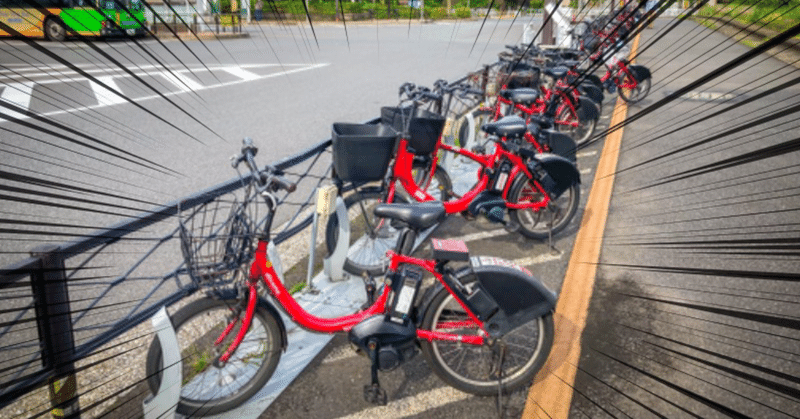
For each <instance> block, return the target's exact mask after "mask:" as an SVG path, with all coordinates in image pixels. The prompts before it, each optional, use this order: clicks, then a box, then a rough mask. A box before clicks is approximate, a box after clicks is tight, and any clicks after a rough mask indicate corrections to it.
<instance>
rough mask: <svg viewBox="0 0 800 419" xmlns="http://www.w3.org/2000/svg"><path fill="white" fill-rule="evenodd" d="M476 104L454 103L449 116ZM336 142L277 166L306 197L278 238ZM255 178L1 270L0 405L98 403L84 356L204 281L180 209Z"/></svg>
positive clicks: (478, 83)
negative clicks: (44, 394)
mask: <svg viewBox="0 0 800 419" xmlns="http://www.w3.org/2000/svg"><path fill="white" fill-rule="evenodd" d="M489 71H490V67H488V66H487V67H485V68H484V69H483V70H482V71H480V72H479V73H473V74H470V75H467V76H465V77H463V78H461V79H459V80H457V81H455V82H454V83H462V82H467V83H470V84H473V85H474V86H475V87H480V88H485V86H486V82H487V79H488V73H489ZM448 103H449V102H448ZM472 105H474V104H471V105H467V104H464V103H460V104H458V105H455V106H452V107H451V110H450V114H449V116H450V117H453V116H454V114H453V111H454V109H458V110H456V111H455V113H459V114H460V113H463V112H468V111H469V110H470V108H471V107H473V106H472ZM440 106H441V105H440ZM378 121H379V119H373V120H371V121H366V123H377V122H378ZM331 145H332V141H331V140H330V139H327V140H325V141H321V142H319V143H317V144H315V145H314V146H312V147H310V148H309V149H307V150H305V151H303V152H301V153H299V154H296V155H294V156H290V157H287V158H284V159H282V160H280V161H278V162H276V163H273V164H272V166H274V167H275V168H277V169H278V170H281V171H283V172H284V173H285V176H286V177H287V178H289V180H291V181H293V182H295V183H297V185H298V189H297V191H296V192H295V193H294V194H293V195H292V197H300V198H299V200H298V201H296V202H292V201H289V200H287V198H288V196H287V195H284V196H283V197H282V199H281V201H280V203H281V204H282V205H279V206H278V214H276V217H277V218H276V222H283V228H282V230H281V231H280V232H278V234H277V235H275V236H274V240H273V242H274V243H275V244H276V245H278V244H280V243H282V242H285V241H286V240H288V239H289V238H291V237H292V236H294V235H296V234H298V233H300V232H301V231H303V230H304V229H305V228H307V227H309V226H310V225H311V224H312V220H313V216H312V215H311V213H312V212H313V211H309V209H310V208H311V207H312V201H313V199H314V197H315V193H316V190H317V188H318V187H319V186H320V185H321V184H322V183H323V182H325V181H326V180H329V179H330V172H331V168H332V162H331V150H330V148H331ZM264 150H265V151H264V152H262V153H266V147H264ZM249 177H250V175H248V176H246V177H244V178H240V177H238V176H237V177H235V178H233V179H231V180H229V181H227V182H225V183H222V184H220V185H217V186H215V187H212V188H209V189H206V190H204V191H201V192H199V193H195V194H193V195H191V196H188V197H185V198H182V199H179V200H177V201H174V202H170V203H168V204H166V205H163V206H160V207H158V208H154V209H152V210H150V211H147V212H145V213H142V214H140V215H139V216H137V217H132V218H130V219H129V220H127V221H124V222H121V223H118V224H116V225H114V226H111V227H109V228H106V229H103V230H101V231H97V232H95V233H93V234H90V235H88V236H85V237H84V238H82V239H80V240H75V241H72V242H68V243H63V244H60V245H47V246H42V247H39V248H37V249H33V250H32V252H31V257H30V258H28V259H26V260H23V261H20V262H18V263H16V264H13V265H10V266H7V267H5V268H3V269H0V299H2V300H3V301H6V302H7V303H6V305H5V307H4V308H3V309H2V310H0V341H2V342H3V345H2V347H0V354H3V356H2V357H0V409H3V408H5V407H7V406H9V405H11V404H12V403H14V402H15V401H16V400H17V399H19V398H20V397H21V396H23V395H26V394H28V393H30V392H32V391H33V390H36V389H39V388H41V387H42V386H44V385H45V384H47V385H48V387H49V392H50V401H51V403H52V407H44V406H43V405H41V404H40V405H39V406H40V407H41V408H42V409H43V410H42V412H40V413H46V412H48V411H51V408H52V409H53V410H52V412H53V413H54V415H55V416H64V417H70V416H71V417H78V416H79V414H80V413H79V411H82V410H88V409H91V408H93V407H95V406H97V405H98V404H99V403H94V404H92V405H91V406H87V407H84V408H83V409H80V408H79V404H78V393H77V387H78V384H77V383H76V378H75V374H76V372H79V371H82V370H86V369H89V368H92V367H93V366H94V365H96V364H98V363H99V362H102V361H95V360H92V362H89V363H87V364H86V365H76V364H78V363H79V362H81V361H83V360H85V359H87V358H88V357H90V355H92V356H95V355H97V353H98V352H104V351H105V349H103V350H101V351H98V350H99V349H101V348H103V346H104V345H107V344H109V343H110V342H112V341H113V340H114V339H117V338H119V337H120V336H122V335H123V334H125V333H127V332H129V331H131V330H132V329H133V328H135V327H137V326H138V325H140V324H143V323H144V322H145V321H146V320H148V319H150V318H151V317H152V316H153V315H155V314H156V312H158V310H160V309H161V307H164V306H171V305H173V304H175V303H176V302H178V301H180V300H181V299H183V298H185V297H187V296H189V295H191V294H193V293H194V292H196V291H197V290H198V289H199V288H198V286H197V285H196V284H195V283H194V282H192V281H191V279H190V278H189V277H188V275H187V274H186V270H185V267H184V263H183V257H182V256H181V253H180V248H179V246H178V243H177V241H178V240H179V227H178V220H177V217H176V216H177V215H178V214H179V211H183V210H187V209H191V208H193V207H196V206H198V205H202V204H204V203H206V202H209V201H211V200H213V199H215V198H217V197H219V196H221V195H224V194H227V193H231V192H234V191H237V190H239V189H240V188H242V187H243V186H244V185H245V184H246V180H248V178H249ZM243 180H244V182H243ZM351 187H352V186H350V187H348V188H344V189H343V191H347V190H349V189H350V188H351ZM281 211H283V214H281ZM305 214H309V215H305ZM34 325H35V326H34ZM34 327H35V329H34ZM110 358H111V356H109V357H107V358H106V359H110ZM56 413H58V414H56Z"/></svg>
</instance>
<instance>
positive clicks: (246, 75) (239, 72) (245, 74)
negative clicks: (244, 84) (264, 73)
mask: <svg viewBox="0 0 800 419" xmlns="http://www.w3.org/2000/svg"><path fill="white" fill-rule="evenodd" d="M223 70H225V71H227V72H228V73H231V74H233V75H234V76H236V77H239V78H240V79H242V80H255V79H257V78H259V77H258V74H256V73H253V72H250V71H247V70H245V69H243V68H241V67H225V68H223Z"/></svg>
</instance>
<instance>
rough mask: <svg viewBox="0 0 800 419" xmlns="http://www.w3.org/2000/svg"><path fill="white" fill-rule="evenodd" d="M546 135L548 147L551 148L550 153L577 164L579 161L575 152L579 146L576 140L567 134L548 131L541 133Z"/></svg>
mask: <svg viewBox="0 0 800 419" xmlns="http://www.w3.org/2000/svg"><path fill="white" fill-rule="evenodd" d="M541 132H542V133H543V134H544V136H543V137H544V139H545V141H546V142H547V145H548V146H550V152H551V153H553V154H556V155H558V156H561V157H564V158H565V159H567V160H569V161H571V162H572V163H575V162H576V161H578V158H577V156H576V153H575V151H576V150H577V148H578V146H577V145H576V144H575V140H573V139H572V137H570V136H569V135H567V134H564V133H561V132H558V131H555V130H551V129H547V130H542V131H541Z"/></svg>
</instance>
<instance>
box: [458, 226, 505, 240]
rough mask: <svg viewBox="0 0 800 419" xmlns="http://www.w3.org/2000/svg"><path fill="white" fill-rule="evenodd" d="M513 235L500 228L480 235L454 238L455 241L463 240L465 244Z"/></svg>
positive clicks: (474, 234)
mask: <svg viewBox="0 0 800 419" xmlns="http://www.w3.org/2000/svg"><path fill="white" fill-rule="evenodd" d="M507 234H511V233H509V232H508V231H506V230H504V229H502V228H498V229H496V230H490V231H482V232H480V233H473V234H467V235H466V236H461V237H453V240H461V241H463V242H476V241H478V240H484V239H490V238H492V237H498V236H505V235H507Z"/></svg>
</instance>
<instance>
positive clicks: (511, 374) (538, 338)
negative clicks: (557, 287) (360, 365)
mask: <svg viewBox="0 0 800 419" xmlns="http://www.w3.org/2000/svg"><path fill="white" fill-rule="evenodd" d="M456 275H457V277H458V279H459V281H461V283H462V284H463V285H464V286H465V287H466V288H467V290H470V288H471V285H472V283H474V282H475V281H476V277H475V276H474V274H473V273H472V272H471V270H469V269H464V270H461V271H459V272H458V273H457V274H456ZM470 275H472V276H470ZM430 301H431V303H430V305H429V306H428V307H427V310H426V312H425V316H424V318H423V319H422V324H421V327H422V329H425V330H433V331H436V330H437V328H436V327H435V325H436V324H438V323H439V322H440V321H465V322H467V323H468V322H469V321H470V319H469V317H468V316H467V314H466V312H465V311H464V308H463V307H462V306H461V305H460V304H459V303H458V302H457V301H456V300H455V298H453V296H452V295H451V294H450V293H449V292H448V291H447V290H446V289H444V288H441V289H440V290H439V291H438V292H437V294H436V295H434V296H433V298H432V299H431V300H430ZM443 330H447V331H448V332H450V333H453V330H451V329H443ZM477 333H479V330H478V329H477V328H475V329H469V334H473V335H474V334H477ZM553 334H554V325H553V314H552V312H550V313H547V314H545V315H543V316H541V317H539V318H536V319H534V320H532V321H530V322H528V323H526V324H523V325H522V326H520V327H518V328H516V329H514V330H512V331H511V332H510V333H507V334H506V335H505V336H503V337H502V338H500V339H499V340H500V341H502V342H503V343H506V344H509V343H511V344H512V345H509V346H507V347H508V348H513V350H514V353H507V355H506V358H508V361H507V362H504V363H503V379H502V390H503V391H504V392H506V393H508V392H511V391H514V390H516V389H519V388H521V387H522V386H524V385H526V384H529V383H530V382H531V380H533V377H534V376H535V375H536V373H537V372H538V371H539V370H540V369H541V368H542V365H544V363H545V361H546V360H547V357H548V356H549V354H550V349H551V348H552V346H553ZM420 347H421V349H422V353H423V355H424V356H425V359H426V361H427V363H428V365H429V366H430V367H431V369H432V370H433V372H434V373H436V375H437V376H439V378H441V379H442V381H444V382H445V383H447V384H449V385H451V386H453V387H455V388H456V389H459V390H461V391H464V392H466V393H470V394H475V395H479V396H491V395H497V393H498V390H499V389H500V388H499V387H500V383H499V381H498V378H497V377H495V376H493V373H492V370H493V367H495V366H494V365H493V364H494V363H493V362H492V359H493V355H494V353H493V351H492V349H491V348H490V347H489V346H488V345H482V346H475V345H467V344H463V343H460V342H446V341H437V340H434V341H427V340H420ZM509 351H511V349H509ZM521 351H523V352H521ZM520 360H521V361H520Z"/></svg>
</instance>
